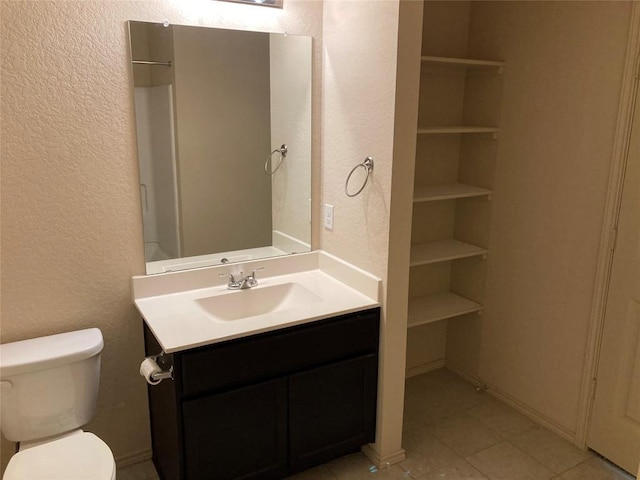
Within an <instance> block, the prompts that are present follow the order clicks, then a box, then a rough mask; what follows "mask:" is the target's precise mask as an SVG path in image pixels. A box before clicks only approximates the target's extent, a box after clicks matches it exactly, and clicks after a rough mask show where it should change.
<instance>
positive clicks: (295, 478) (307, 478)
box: [287, 465, 336, 480]
mask: <svg viewBox="0 0 640 480" xmlns="http://www.w3.org/2000/svg"><path fill="white" fill-rule="evenodd" d="M287 478H288V480H336V477H335V475H334V474H333V473H331V470H329V468H327V466H326V465H320V466H319V467H314V468H310V469H309V470H305V471H304V472H300V473H297V474H295V475H292V476H290V477H287Z"/></svg>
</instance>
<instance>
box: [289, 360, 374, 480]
mask: <svg viewBox="0 0 640 480" xmlns="http://www.w3.org/2000/svg"><path fill="white" fill-rule="evenodd" d="M377 362H378V359H377V356H376V355H373V354H372V355H365V356H362V357H358V358H355V359H351V360H346V361H343V362H338V363H333V364H331V365H328V366H324V367H320V368H315V369H313V370H308V371H306V372H303V373H299V374H295V375H291V376H290V377H289V445H290V448H289V455H290V457H289V462H290V464H289V466H290V468H291V472H292V473H293V472H297V471H300V470H303V469H305V468H308V467H310V466H313V465H318V464H320V463H323V462H326V461H328V460H331V459H333V458H336V457H338V456H340V455H344V454H346V453H350V452H353V451H357V450H359V448H360V447H361V446H362V445H364V444H366V443H369V442H373V441H374V440H375V421H376V385H377V371H378V365H377Z"/></svg>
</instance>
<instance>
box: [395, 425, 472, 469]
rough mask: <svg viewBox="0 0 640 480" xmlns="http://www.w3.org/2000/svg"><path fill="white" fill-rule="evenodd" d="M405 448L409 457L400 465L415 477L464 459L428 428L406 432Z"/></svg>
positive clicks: (404, 438)
mask: <svg viewBox="0 0 640 480" xmlns="http://www.w3.org/2000/svg"><path fill="white" fill-rule="evenodd" d="M403 448H404V449H405V452H406V456H407V458H406V459H405V460H403V461H402V462H400V464H399V465H400V466H401V467H402V468H403V469H404V470H406V471H407V472H408V473H409V475H410V476H411V477H413V478H418V477H421V476H422V475H424V474H426V473H429V472H431V471H433V470H436V469H438V468H443V467H446V466H449V465H454V464H456V462H459V461H460V460H463V458H462V457H461V456H460V455H458V454H457V453H455V452H454V451H453V450H451V449H450V448H449V447H447V446H446V445H445V444H444V443H442V442H441V441H440V440H438V439H437V438H435V437H434V436H433V435H431V434H430V433H428V432H427V431H426V430H414V431H410V432H405V434H404V435H403Z"/></svg>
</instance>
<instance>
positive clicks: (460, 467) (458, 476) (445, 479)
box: [419, 460, 487, 480]
mask: <svg viewBox="0 0 640 480" xmlns="http://www.w3.org/2000/svg"><path fill="white" fill-rule="evenodd" d="M419 480H487V477H485V476H484V475H483V474H482V473H480V472H479V471H478V470H476V469H475V468H473V466H472V465H471V464H470V463H469V462H467V461H465V460H460V461H459V462H455V463H453V464H451V465H448V466H446V467H442V468H438V469H436V470H433V471H431V472H429V473H427V474H426V475H424V476H423V477H420V479H419Z"/></svg>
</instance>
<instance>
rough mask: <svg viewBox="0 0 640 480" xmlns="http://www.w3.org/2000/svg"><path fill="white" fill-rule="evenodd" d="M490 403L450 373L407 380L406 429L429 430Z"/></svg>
mask: <svg viewBox="0 0 640 480" xmlns="http://www.w3.org/2000/svg"><path fill="white" fill-rule="evenodd" d="M490 400H491V398H490V397H489V396H488V395H487V394H486V393H478V391H477V390H476V388H475V387H474V386H473V385H471V384H470V383H467V382H465V381H464V380H462V379H461V378H460V377H457V376H455V375H453V374H451V373H450V372H448V371H447V370H436V371H434V372H429V373H427V374H424V375H420V376H417V377H412V378H410V379H409V380H407V389H406V395H405V419H404V429H405V430H412V429H414V428H416V427H421V426H425V425H427V424H429V423H433V422H435V421H437V420H440V419H442V418H444V417H450V416H452V415H454V414H456V413H460V412H463V411H465V410H468V409H470V408H472V407H476V406H479V405H482V404H484V403H486V402H488V401H490Z"/></svg>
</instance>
